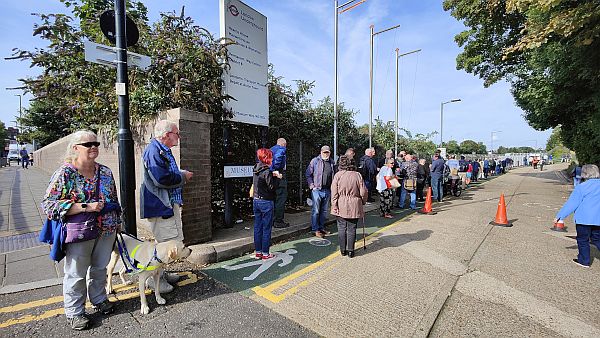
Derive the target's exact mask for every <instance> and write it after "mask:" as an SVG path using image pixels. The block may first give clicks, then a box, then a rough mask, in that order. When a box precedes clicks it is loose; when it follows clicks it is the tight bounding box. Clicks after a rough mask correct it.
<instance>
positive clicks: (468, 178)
mask: <svg viewBox="0 0 600 338" xmlns="http://www.w3.org/2000/svg"><path fill="white" fill-rule="evenodd" d="M471 176H473V165H472V164H471V161H469V165H468V167H467V176H466V179H467V181H466V183H467V185H469V184H471Z"/></svg>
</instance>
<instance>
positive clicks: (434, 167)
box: [430, 151, 445, 202]
mask: <svg viewBox="0 0 600 338" xmlns="http://www.w3.org/2000/svg"><path fill="white" fill-rule="evenodd" d="M444 165H445V163H444V159H442V157H441V156H440V152H439V151H436V152H435V155H433V162H432V163H431V168H430V170H431V190H433V199H434V200H437V201H438V202H441V201H442V198H443V197H444V182H443V178H444Z"/></svg>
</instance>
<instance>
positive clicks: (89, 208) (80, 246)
mask: <svg viewBox="0 0 600 338" xmlns="http://www.w3.org/2000/svg"><path fill="white" fill-rule="evenodd" d="M99 146H100V142H98V141H97V137H96V134H94V133H93V132H91V131H87V130H80V131H77V132H75V133H74V134H72V135H71V138H70V141H69V144H68V146H67V152H66V155H65V163H64V164H63V165H62V166H61V167H60V168H58V170H56V172H55V173H54V175H52V178H51V180H50V184H49V186H48V189H47V190H46V195H45V196H44V199H43V201H42V208H43V209H44V212H45V213H46V215H47V216H48V218H50V219H55V220H62V221H63V222H64V221H67V220H68V219H69V217H70V216H73V215H77V214H80V213H83V212H88V213H99V215H100V217H99V218H98V223H97V226H98V227H99V235H98V237H97V239H95V240H88V241H82V242H77V243H74V242H73V243H68V244H65V246H64V251H65V264H64V274H65V276H64V281H63V296H64V307H65V315H66V316H67V322H68V323H69V325H70V326H71V328H72V329H74V330H85V329H87V328H88V326H89V319H88V317H87V316H86V314H85V302H86V298H88V297H89V299H90V301H91V302H92V304H93V306H94V308H95V309H96V310H97V311H99V312H101V313H103V314H105V315H107V314H110V313H112V312H113V305H112V303H110V302H109V301H108V298H107V296H106V290H105V286H106V265H107V264H108V262H109V261H110V255H111V252H112V248H113V243H114V242H115V236H116V230H117V229H118V228H119V227H120V224H121V211H120V208H118V201H117V189H116V185H115V179H114V177H113V174H112V172H111V170H110V169H109V168H108V167H106V166H104V165H102V164H99V163H96V158H97V157H98V151H99V149H98V148H99ZM98 180H99V182H98ZM88 276H89V277H88ZM86 278H89V279H87V280H86Z"/></svg>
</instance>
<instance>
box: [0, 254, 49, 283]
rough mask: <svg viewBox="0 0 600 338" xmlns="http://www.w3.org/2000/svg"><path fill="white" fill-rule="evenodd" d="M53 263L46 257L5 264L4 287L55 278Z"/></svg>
mask: <svg viewBox="0 0 600 338" xmlns="http://www.w3.org/2000/svg"><path fill="white" fill-rule="evenodd" d="M57 277H58V275H57V273H56V267H55V266H54V262H53V261H51V260H50V258H48V257H47V256H41V257H35V258H30V259H28V260H26V261H19V262H15V263H7V264H6V277H5V279H4V285H10V284H23V283H30V282H37V281H42V280H46V279H52V278H57Z"/></svg>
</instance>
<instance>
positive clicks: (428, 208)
mask: <svg viewBox="0 0 600 338" xmlns="http://www.w3.org/2000/svg"><path fill="white" fill-rule="evenodd" d="M431 195H432V193H431V187H429V189H427V198H425V205H424V206H423V209H421V210H419V211H418V212H419V213H420V214H427V215H435V214H436V212H435V211H433V208H432V207H431V204H432V197H431Z"/></svg>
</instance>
